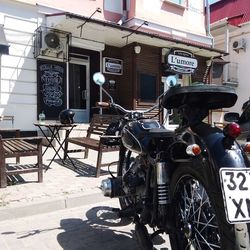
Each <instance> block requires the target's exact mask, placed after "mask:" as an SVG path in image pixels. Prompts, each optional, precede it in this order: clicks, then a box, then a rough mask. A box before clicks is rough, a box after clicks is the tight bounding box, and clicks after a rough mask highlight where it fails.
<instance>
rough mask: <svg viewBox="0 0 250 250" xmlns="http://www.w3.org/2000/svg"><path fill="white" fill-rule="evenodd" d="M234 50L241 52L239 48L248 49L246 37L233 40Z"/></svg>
mask: <svg viewBox="0 0 250 250" xmlns="http://www.w3.org/2000/svg"><path fill="white" fill-rule="evenodd" d="M232 47H233V50H235V51H236V52H239V50H241V49H242V50H245V49H246V41H245V39H244V38H241V39H238V40H236V41H234V42H233V45H232Z"/></svg>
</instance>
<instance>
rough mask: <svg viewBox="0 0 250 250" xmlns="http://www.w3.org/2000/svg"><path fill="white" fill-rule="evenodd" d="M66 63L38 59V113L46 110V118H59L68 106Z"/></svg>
mask: <svg viewBox="0 0 250 250" xmlns="http://www.w3.org/2000/svg"><path fill="white" fill-rule="evenodd" d="M65 66H66V65H65V63H61V62H55V61H50V60H37V98H38V101H37V104H38V105H37V107H38V110H37V111H38V112H37V114H39V113H41V112H42V111H44V113H45V116H46V120H57V119H58V115H59V113H60V111H62V110H63V109H65V108H66V67H65Z"/></svg>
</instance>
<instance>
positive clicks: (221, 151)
mask: <svg viewBox="0 0 250 250" xmlns="http://www.w3.org/2000/svg"><path fill="white" fill-rule="evenodd" d="M192 131H193V132H195V134H196V135H197V137H198V138H197V140H200V141H201V142H202V144H203V147H204V148H203V156H204V157H205V158H207V160H208V161H209V162H210V163H211V164H212V167H213V168H214V170H215V171H216V172H218V171H219V169H220V168H247V167H250V162H249V160H248V158H247V156H246V154H245V153H244V152H243V150H242V149H241V147H240V145H239V144H238V143H237V142H236V141H235V140H232V141H231V144H230V145H229V143H228V141H227V138H225V136H224V134H223V132H222V130H220V129H219V128H216V127H211V126H210V125H209V124H205V123H202V124H199V125H196V126H195V127H192Z"/></svg>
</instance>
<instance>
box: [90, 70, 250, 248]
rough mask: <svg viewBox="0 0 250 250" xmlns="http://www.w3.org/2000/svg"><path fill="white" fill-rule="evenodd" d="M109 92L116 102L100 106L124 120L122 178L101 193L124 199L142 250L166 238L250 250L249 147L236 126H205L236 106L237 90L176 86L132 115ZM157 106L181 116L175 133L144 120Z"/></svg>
mask: <svg viewBox="0 0 250 250" xmlns="http://www.w3.org/2000/svg"><path fill="white" fill-rule="evenodd" d="M94 81H95V82H96V83H97V84H99V85H100V86H102V84H103V83H104V82H105V78H104V76H103V75H102V74H101V73H96V74H95V75H94ZM102 89H103V88H102ZM103 91H104V92H105V93H106V94H107V95H108V96H109V98H110V102H109V103H104V102H99V103H98V104H99V106H100V107H104V106H105V107H111V108H114V109H115V110H117V111H119V113H123V116H121V119H120V121H119V123H118V124H117V131H119V136H118V137H117V138H118V139H117V140H119V142H120V152H119V163H118V169H117V176H113V175H111V177H110V178H108V179H106V180H103V181H102V190H103V193H104V195H105V196H109V197H111V198H114V197H116V198H119V201H120V206H121V209H119V211H117V212H118V213H119V216H120V217H127V218H130V219H132V221H133V222H134V223H135V234H136V236H137V238H138V241H139V243H140V245H141V247H142V249H154V247H153V239H154V237H155V236H157V235H159V234H163V233H166V234H168V235H169V239H170V243H171V248H172V249H173V250H175V249H177V250H184V249H200V250H206V249H225V250H231V249H232V250H233V249H242V250H243V249H244V250H245V249H250V244H249V234H248V227H247V223H248V222H249V221H250V192H249V189H250V162H249V160H248V158H247V155H246V152H245V151H244V150H246V151H247V150H249V148H250V147H249V145H245V146H244V147H243V146H241V145H239V144H238V143H237V141H236V138H237V136H238V135H239V134H240V127H239V125H238V124H237V123H230V124H228V125H227V126H226V127H225V128H224V129H223V130H221V129H219V128H217V127H213V126H211V125H210V124H208V123H205V122H203V120H204V119H206V117H207V116H208V114H209V110H213V109H220V108H224V107H231V106H233V105H234V103H235V102H236V100H237V95H236V94H235V92H234V90H233V89H232V88H230V87H226V86H216V85H206V84H195V85H193V86H185V87H181V86H177V85H175V86H172V87H170V88H169V90H168V91H167V92H166V93H164V95H162V97H161V99H160V102H159V104H157V105H155V106H154V107H152V108H151V109H148V110H144V111H135V110H133V111H130V110H126V109H124V108H123V107H121V106H120V105H118V104H116V103H114V101H113V99H112V97H111V96H110V95H109V94H108V93H107V91H106V90H105V89H103ZM156 107H163V108H165V109H167V110H169V109H177V110H178V113H179V115H180V118H181V123H180V125H179V127H178V128H177V129H176V130H175V131H171V130H167V129H166V128H165V127H164V126H163V125H162V124H160V123H159V122H158V121H157V120H154V119H149V118H146V117H145V114H146V113H147V112H149V111H151V110H152V109H154V108H156ZM114 138H115V136H114ZM114 138H113V139H114ZM148 228H153V229H154V232H153V233H152V234H149V233H148V230H147V229H148Z"/></svg>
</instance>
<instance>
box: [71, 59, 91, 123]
mask: <svg viewBox="0 0 250 250" xmlns="http://www.w3.org/2000/svg"><path fill="white" fill-rule="evenodd" d="M89 99H90V98H89V62H88V61H86V60H81V59H72V60H71V61H70V63H69V108H70V109H72V110H74V111H75V116H74V121H75V122H77V123H87V122H89V105H90V104H89V103H90V100H89Z"/></svg>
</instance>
